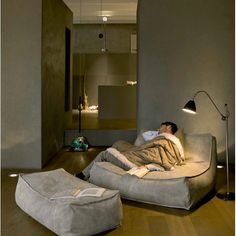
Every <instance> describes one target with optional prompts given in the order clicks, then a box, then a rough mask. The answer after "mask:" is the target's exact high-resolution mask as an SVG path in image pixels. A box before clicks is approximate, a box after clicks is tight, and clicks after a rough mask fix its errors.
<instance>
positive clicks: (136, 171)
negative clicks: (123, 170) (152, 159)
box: [127, 166, 149, 178]
mask: <svg viewBox="0 0 236 236" xmlns="http://www.w3.org/2000/svg"><path fill="white" fill-rule="evenodd" d="M148 172H149V170H148V169H147V168H146V167H145V166H141V167H133V168H132V169H130V170H128V171H127V173H128V174H130V175H136V176H137V177H139V178H142V177H143V176H144V175H146V174H147V173H148Z"/></svg>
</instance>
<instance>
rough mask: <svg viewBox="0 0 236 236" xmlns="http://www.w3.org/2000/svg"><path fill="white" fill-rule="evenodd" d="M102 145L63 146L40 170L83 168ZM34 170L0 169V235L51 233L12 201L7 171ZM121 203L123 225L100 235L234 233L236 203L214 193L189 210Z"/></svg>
mask: <svg viewBox="0 0 236 236" xmlns="http://www.w3.org/2000/svg"><path fill="white" fill-rule="evenodd" d="M103 149H104V148H103V147H96V148H90V149H89V150H88V151H87V152H70V151H69V149H68V148H65V149H63V150H62V151H61V152H60V153H59V154H58V155H57V156H56V157H55V158H53V160H52V161H51V162H50V163H48V165H47V166H46V167H45V168H44V169H43V170H42V171H45V170H53V169H56V168H64V169H65V170H66V171H68V172H70V173H72V174H73V173H75V172H77V171H79V170H82V169H83V168H84V167H85V166H86V165H87V164H88V163H89V162H91V161H92V160H93V158H94V157H95V156H96V155H97V154H98V153H99V152H100V151H102V150H103ZM230 170H231V175H230V179H231V182H230V183H231V191H234V184H235V182H234V168H233V167H231V169H230ZM34 171H36V170H2V171H1V190H2V197H1V235H2V236H53V235H55V234H54V233H53V232H51V231H50V230H48V229H47V228H45V227H44V226H42V225H41V224H39V223H38V222H36V221H35V220H34V219H32V218H31V217H30V216H28V215H27V214H26V213H24V212H23V211H22V210H21V209H20V208H18V206H17V205H16V203H15V200H14V193H15V187H16V183H17V178H16V177H15V178H13V177H9V176H8V175H9V174H10V173H19V172H25V173H28V172H29V173H30V172H34ZM225 176H226V175H225V168H223V169H218V173H217V185H216V191H221V190H225V182H226V181H225V180H226V177H225ZM122 203H123V214H124V218H123V222H122V226H121V227H119V228H117V229H114V230H111V231H109V232H104V233H102V234H100V235H114V236H119V235H122V236H126V235H127V236H133V235H135V236H148V235H150V236H155V235H159V236H211V235H212V236H231V235H232V236H233V235H235V225H234V223H235V206H234V204H235V202H234V201H223V200H220V199H218V198H217V197H215V196H214V194H213V195H210V196H208V197H207V198H206V199H205V200H204V202H203V203H202V204H201V205H200V206H199V207H198V208H196V209H194V210H191V211H186V210H180V209H171V208H166V207H160V206H153V205H149V204H143V203H138V202H133V201H128V200H122Z"/></svg>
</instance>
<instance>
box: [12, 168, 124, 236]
mask: <svg viewBox="0 0 236 236" xmlns="http://www.w3.org/2000/svg"><path fill="white" fill-rule="evenodd" d="M91 187H97V186H95V185H93V184H90V183H88V182H85V181H83V180H80V179H78V178H76V177H74V176H72V175H71V174H69V173H68V172H66V171H65V170H64V169H57V170H53V171H47V172H38V173H32V174H20V175H19V179H18V183H17V186H16V192H15V199H16V203H17V205H18V206H19V207H20V208H21V209H22V210H23V211H25V212H26V213H27V214H29V215H30V216H32V217H33V218H34V219H35V220H37V221H38V222H40V223H41V224H43V225H44V226H46V227H47V228H49V229H50V230H52V231H53V232H55V233H56V234H58V235H61V236H79V235H94V234H98V233H100V232H102V231H106V230H110V229H113V228H116V227H118V226H120V225H121V221H122V218H123V212H122V204H121V200H120V195H119V192H118V191H116V190H108V189H106V190H105V192H104V193H103V194H102V196H101V197H91V196H89V197H88V196H87V197H85V196H84V197H78V198H75V197H73V196H71V197H68V196H69V195H68V193H71V192H73V191H76V190H78V189H80V190H83V189H86V188H91Z"/></svg>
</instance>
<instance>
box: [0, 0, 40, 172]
mask: <svg viewBox="0 0 236 236" xmlns="http://www.w3.org/2000/svg"><path fill="white" fill-rule="evenodd" d="M1 3H2V8H1V10H2V11H1V15H2V33H1V38H2V45H1V49H2V55H1V62H2V67H1V68H2V75H1V94H2V96H1V165H2V167H3V168H6V167H9V168H11V167H17V168H40V167H41V36H42V34H41V27H42V1H41V0H34V1H31V0H18V1H14V0H3V1H2V2H1Z"/></svg>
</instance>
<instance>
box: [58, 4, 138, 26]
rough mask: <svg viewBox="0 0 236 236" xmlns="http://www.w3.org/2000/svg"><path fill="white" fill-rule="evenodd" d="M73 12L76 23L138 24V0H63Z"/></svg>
mask: <svg viewBox="0 0 236 236" xmlns="http://www.w3.org/2000/svg"><path fill="white" fill-rule="evenodd" d="M63 1H64V3H65V4H66V5H67V6H68V7H69V8H70V10H71V11H72V12H73V23H74V24H101V23H103V21H102V17H103V16H107V19H108V20H107V22H106V23H107V24H109V23H116V24H136V15H137V3H138V0H63Z"/></svg>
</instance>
